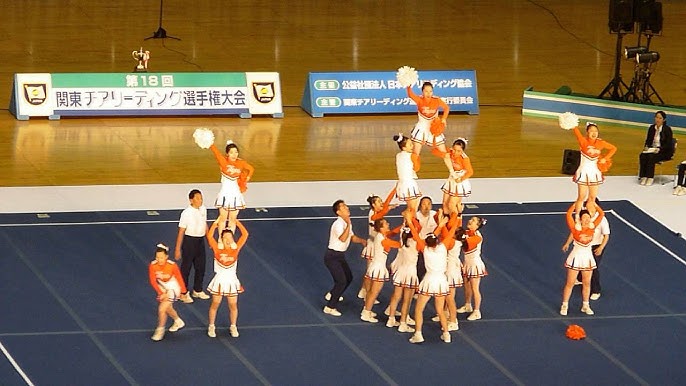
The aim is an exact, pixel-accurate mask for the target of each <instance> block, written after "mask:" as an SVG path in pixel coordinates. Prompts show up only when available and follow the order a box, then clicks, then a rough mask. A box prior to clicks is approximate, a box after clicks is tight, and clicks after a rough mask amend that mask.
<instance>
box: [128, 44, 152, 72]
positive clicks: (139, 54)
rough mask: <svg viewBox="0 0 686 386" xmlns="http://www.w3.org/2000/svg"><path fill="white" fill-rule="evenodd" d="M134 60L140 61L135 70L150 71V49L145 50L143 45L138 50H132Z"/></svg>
mask: <svg viewBox="0 0 686 386" xmlns="http://www.w3.org/2000/svg"><path fill="white" fill-rule="evenodd" d="M131 56H132V57H133V59H134V60H137V61H138V65H137V66H136V67H134V69H133V72H148V60H150V51H143V47H141V49H140V50H138V51H133V52H131Z"/></svg>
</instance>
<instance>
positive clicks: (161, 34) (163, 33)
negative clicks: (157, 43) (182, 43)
mask: <svg viewBox="0 0 686 386" xmlns="http://www.w3.org/2000/svg"><path fill="white" fill-rule="evenodd" d="M163 9H164V0H160V25H159V28H157V31H155V32H153V34H152V36H148V37H147V38H145V39H144V40H148V39H166V38H169V39H174V40H181V39H179V38H177V37H176V36H171V35H167V30H165V29H164V28H162V10H163Z"/></svg>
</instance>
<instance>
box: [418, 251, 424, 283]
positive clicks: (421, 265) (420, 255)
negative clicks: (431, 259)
mask: <svg viewBox="0 0 686 386" xmlns="http://www.w3.org/2000/svg"><path fill="white" fill-rule="evenodd" d="M424 275H426V264H424V253H423V252H419V253H417V278H418V279H419V281H420V282H421V281H422V279H423V278H424Z"/></svg>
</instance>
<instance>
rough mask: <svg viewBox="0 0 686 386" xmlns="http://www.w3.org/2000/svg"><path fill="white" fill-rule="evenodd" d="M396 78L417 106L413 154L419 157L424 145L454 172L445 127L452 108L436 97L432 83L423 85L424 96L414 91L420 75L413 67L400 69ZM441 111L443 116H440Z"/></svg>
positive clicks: (413, 134)
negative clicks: (429, 147) (446, 145)
mask: <svg viewBox="0 0 686 386" xmlns="http://www.w3.org/2000/svg"><path fill="white" fill-rule="evenodd" d="M396 78H397V79H398V82H399V83H400V85H402V86H403V87H405V89H406V90H407V96H408V97H409V98H410V99H412V101H414V103H415V104H416V105H417V116H418V117H417V123H416V124H415V126H414V129H413V130H412V133H411V134H410V136H411V138H412V141H413V142H415V146H414V148H413V152H414V153H415V154H417V155H419V153H420V152H421V151H422V145H429V146H431V147H432V153H433V154H434V155H435V156H437V157H439V158H441V159H443V162H444V163H445V166H446V167H447V168H448V171H449V172H451V173H452V172H453V171H454V170H453V168H452V163H451V162H450V158H449V157H448V156H447V154H446V153H447V149H446V147H445V135H444V134H443V131H444V130H445V125H446V122H447V119H448V113H449V112H450V107H449V106H448V105H447V104H446V103H445V102H443V100H442V99H441V98H439V97H437V96H435V95H434V86H433V84H432V83H431V82H423V83H422V95H417V94H415V93H414V91H412V86H413V85H414V84H417V83H418V82H419V74H418V73H417V70H415V69H414V68H413V67H409V66H403V67H400V68H399V69H398V72H397V73H396ZM439 109H440V110H443V114H442V115H440V116H439Z"/></svg>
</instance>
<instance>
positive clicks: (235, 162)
mask: <svg viewBox="0 0 686 386" xmlns="http://www.w3.org/2000/svg"><path fill="white" fill-rule="evenodd" d="M210 150H212V154H214V157H215V158H216V159H217V163H218V164H219V168H220V170H221V184H222V186H221V190H220V191H219V194H217V200H216V201H215V206H216V207H217V208H219V234H220V235H221V234H222V232H223V231H224V228H225V227H226V220H227V218H228V220H229V229H231V230H232V231H233V230H236V219H237V218H238V212H239V211H240V210H241V209H245V199H244V198H243V193H244V192H245V191H246V190H247V189H248V187H247V183H248V181H250V179H251V178H252V175H253V172H254V171H255V168H253V167H252V165H250V164H249V163H248V162H246V161H245V160H243V159H240V158H238V145H236V144H235V143H234V142H233V141H231V140H229V141H227V142H226V149H225V150H226V154H221V152H220V151H219V149H217V147H216V146H215V145H214V144H213V145H211V146H210Z"/></svg>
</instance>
